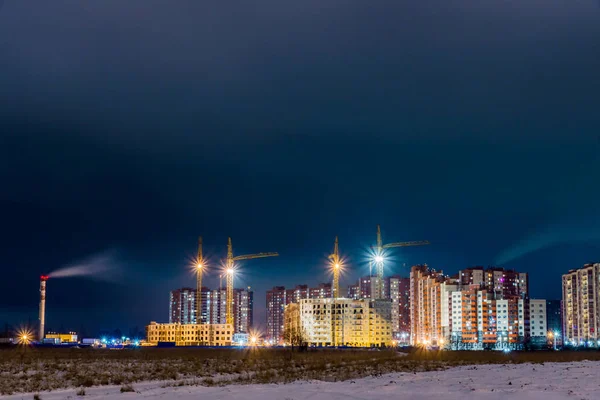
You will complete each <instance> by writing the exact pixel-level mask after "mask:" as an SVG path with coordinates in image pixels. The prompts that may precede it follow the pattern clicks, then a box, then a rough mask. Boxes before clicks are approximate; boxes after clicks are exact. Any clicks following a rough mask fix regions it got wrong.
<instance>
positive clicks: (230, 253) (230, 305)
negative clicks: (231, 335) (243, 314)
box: [225, 238, 279, 326]
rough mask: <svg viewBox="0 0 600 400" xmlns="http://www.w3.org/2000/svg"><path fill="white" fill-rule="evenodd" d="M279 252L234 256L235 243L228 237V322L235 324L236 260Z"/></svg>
mask: <svg viewBox="0 0 600 400" xmlns="http://www.w3.org/2000/svg"><path fill="white" fill-rule="evenodd" d="M277 256H279V253H276V252H270V253H257V254H245V255H240V256H235V257H234V256H233V245H232V244H231V238H228V241H227V260H226V262H225V268H226V270H225V275H226V278H227V279H226V284H227V292H226V302H227V304H226V314H225V319H226V322H227V324H230V325H231V326H233V324H234V318H233V302H234V301H233V275H234V272H235V268H234V267H235V264H234V263H235V261H240V260H252V259H255V258H265V257H277Z"/></svg>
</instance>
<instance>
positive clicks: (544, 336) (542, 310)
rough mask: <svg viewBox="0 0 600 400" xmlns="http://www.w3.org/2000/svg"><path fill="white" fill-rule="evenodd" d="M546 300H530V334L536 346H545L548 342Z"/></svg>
mask: <svg viewBox="0 0 600 400" xmlns="http://www.w3.org/2000/svg"><path fill="white" fill-rule="evenodd" d="M546 312H547V309H546V300H536V299H531V300H529V332H530V337H531V342H532V344H534V345H537V346H542V345H545V344H546V342H547V340H548V320H547V316H546V315H547V314H546Z"/></svg>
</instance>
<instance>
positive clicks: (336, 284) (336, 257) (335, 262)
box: [329, 236, 342, 299]
mask: <svg viewBox="0 0 600 400" xmlns="http://www.w3.org/2000/svg"><path fill="white" fill-rule="evenodd" d="M329 259H330V260H331V268H332V269H333V288H332V290H331V294H332V297H333V298H334V299H337V298H338V297H340V269H341V268H342V265H341V261H340V248H339V242H338V237H337V236H336V237H335V244H334V245H333V254H330V255H329Z"/></svg>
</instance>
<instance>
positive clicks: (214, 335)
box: [146, 322, 234, 346]
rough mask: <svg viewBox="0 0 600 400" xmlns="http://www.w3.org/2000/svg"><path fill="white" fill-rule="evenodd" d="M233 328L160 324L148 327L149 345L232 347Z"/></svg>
mask: <svg viewBox="0 0 600 400" xmlns="http://www.w3.org/2000/svg"><path fill="white" fill-rule="evenodd" d="M233 333H234V332H233V326H231V325H227V324H159V323H156V322H150V325H148V326H147V327H146V339H147V341H148V343H149V344H152V345H157V344H158V343H160V342H164V343H175V345H176V346H231V343H232V337H233Z"/></svg>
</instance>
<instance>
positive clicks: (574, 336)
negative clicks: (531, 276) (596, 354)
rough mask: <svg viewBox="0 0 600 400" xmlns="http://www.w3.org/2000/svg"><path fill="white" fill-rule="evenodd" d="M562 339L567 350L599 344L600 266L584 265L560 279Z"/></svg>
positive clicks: (598, 264) (597, 264) (596, 264)
mask: <svg viewBox="0 0 600 400" xmlns="http://www.w3.org/2000/svg"><path fill="white" fill-rule="evenodd" d="M562 292H563V299H562V300H563V301H562V302H563V315H562V317H563V337H564V344H565V345H569V346H586V347H598V346H599V345H600V344H599V343H600V342H599V341H600V336H599V333H598V329H600V313H599V311H600V263H594V264H585V265H584V266H583V267H581V268H578V269H572V270H569V272H568V273H566V274H564V275H563V276H562Z"/></svg>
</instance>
